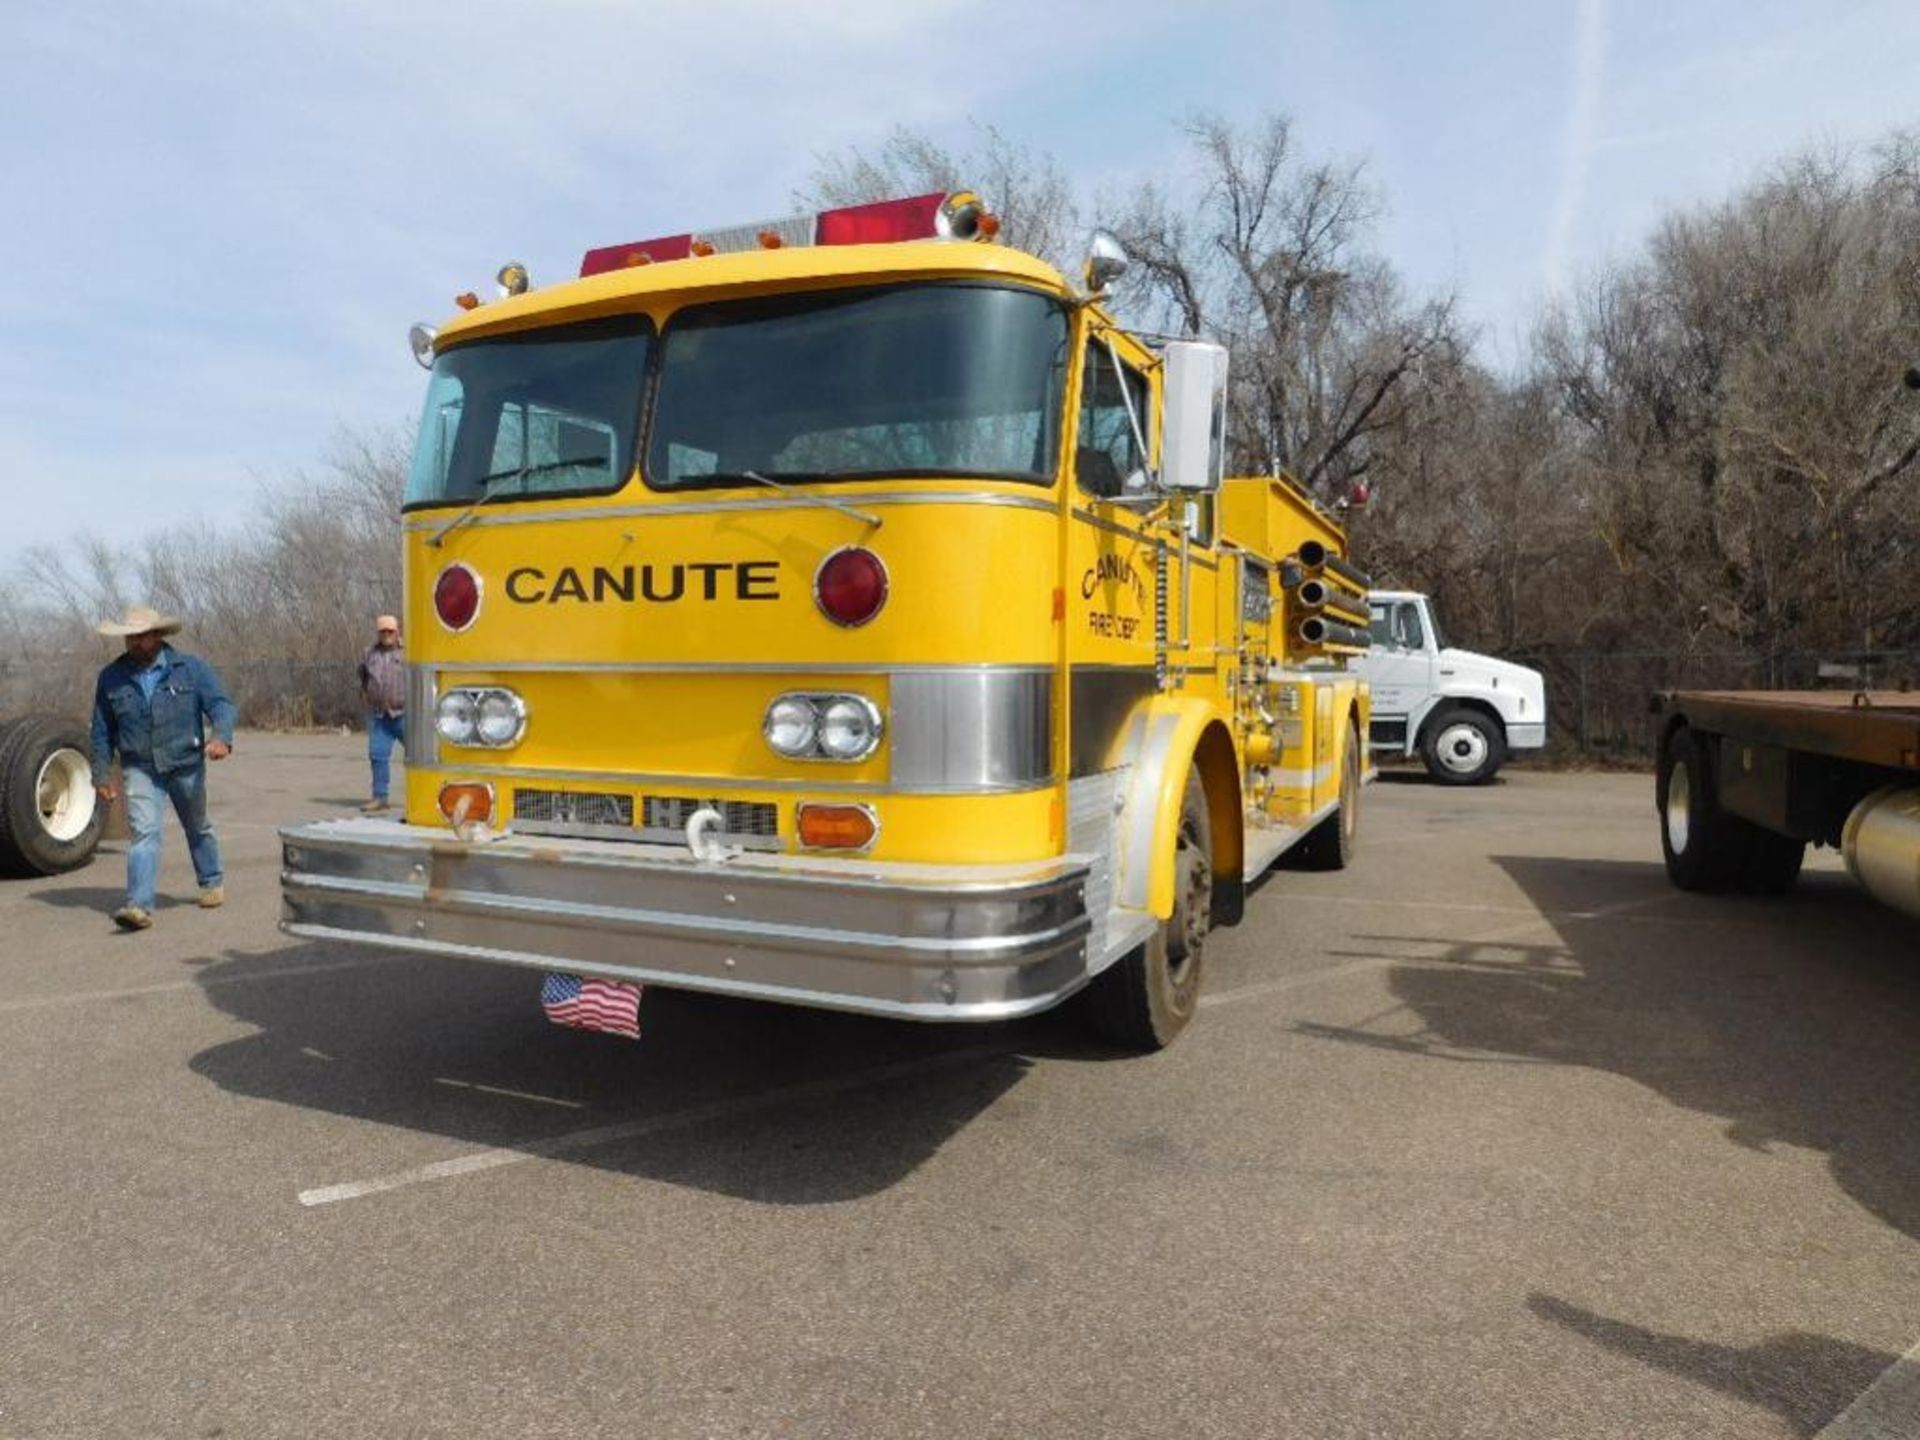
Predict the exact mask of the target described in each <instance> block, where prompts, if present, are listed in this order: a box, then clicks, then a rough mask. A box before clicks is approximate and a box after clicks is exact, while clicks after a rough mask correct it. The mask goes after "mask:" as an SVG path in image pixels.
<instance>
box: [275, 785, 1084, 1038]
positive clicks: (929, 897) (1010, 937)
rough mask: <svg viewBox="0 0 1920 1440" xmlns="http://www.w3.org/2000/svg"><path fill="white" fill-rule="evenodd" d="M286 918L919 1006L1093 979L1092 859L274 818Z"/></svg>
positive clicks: (518, 960)
mask: <svg viewBox="0 0 1920 1440" xmlns="http://www.w3.org/2000/svg"><path fill="white" fill-rule="evenodd" d="M280 838H281V842H282V846H283V856H284V861H283V867H282V870H281V877H280V878H281V895H282V900H283V909H282V917H281V922H280V927H281V929H283V930H285V931H287V932H288V933H289V934H292V935H299V936H302V937H306V938H310V939H319V940H345V941H353V942H357V943H359V944H364V945H383V946H388V947H392V948H396V949H402V950H413V951H418V952H421V953H425V954H430V955H449V956H461V957H465V958H469V959H474V960H489V961H494V962H496V963H499V964H505V965H524V966H528V967H531V968H533V969H539V970H564V971H567V972H570V973H573V974H579V975H596V976H600V977H602V978H605V979H611V980H627V981H633V982H636V983H639V984H657V985H670V986H676V987H679V988H682V989H688V990H708V991H714V992H717V993H720V994H726V995H740V996H746V997H750V998H754V999H761V1000H776V1001H783V1002H786V1003H789V1004H795V1005H814V1006H822V1007H825V1008H828V1009H835V1010H853V1011H860V1012H864V1013H867V1014H873V1015H890V1016H896V1017H900V1018H904V1019H913V1020H1004V1019H1010V1018H1013V1017H1015V1016H1020V1015H1027V1014H1032V1013H1033V1012H1035V1011H1039V1010H1044V1009H1046V1008H1048V1007H1049V1006H1051V1005H1055V1004H1058V1003H1059V1002H1060V1001H1061V1000H1063V999H1065V998H1066V997H1067V996H1068V995H1070V994H1072V993H1073V992H1074V991H1075V990H1077V989H1079V988H1080V987H1081V986H1082V985H1084V984H1085V983H1086V980H1087V978H1088V976H1087V972H1088V959H1087V938H1088V932H1089V929H1090V925H1089V920H1088V915H1087V904H1086V891H1087V880H1088V873H1089V867H1088V864H1087V862H1086V861H1085V860H1083V859H1080V858H1078V857H1074V856H1067V857H1064V858H1061V859H1058V860H1048V861H1040V862H1033V863H1029V864H1023V865H966V866H924V865H902V864H897V863H882V862H877V861H863V860H858V859H844V860H836V859H825V858H818V857H798V856H791V855H768V854H758V853H751V852H749V853H746V854H742V855H739V856H737V857H735V858H734V859H731V860H728V861H724V862H721V863H704V862H700V861H696V860H694V859H693V858H692V857H691V856H690V855H689V854H688V853H687V852H686V851H685V850H683V849H679V848H677V847H673V846H666V845H643V844H632V843H628V842H624V841H604V840H556V839H549V838H546V837H533V836H514V835H507V836H504V837H501V838H499V839H495V840H491V841H483V842H479V843H475V844H467V843H464V842H462V841H459V840H457V839H455V838H454V837H453V836H452V835H451V834H450V833H449V832H448V831H445V830H438V829H428V828H425V827H416V826H410V825H402V824H398V823H396V822H393V821H385V820H335V821H322V822H316V823H312V824H307V825H297V826H292V827H290V828H288V829H285V830H282V831H281V832H280Z"/></svg>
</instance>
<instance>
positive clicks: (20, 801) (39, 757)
mask: <svg viewBox="0 0 1920 1440" xmlns="http://www.w3.org/2000/svg"><path fill="white" fill-rule="evenodd" d="M89 748H90V741H89V738H88V736H87V732H86V729H85V727H83V726H80V725H75V724H73V723H72V722H70V721H66V720H61V719H59V718H57V717H55V716H51V715H27V716H23V717H22V718H20V719H18V720H16V721H14V722H13V723H12V724H11V725H9V726H7V727H6V729H5V730H3V731H0V874H8V875H58V874H60V873H61V872H63V871H67V870H77V869H78V868H79V867H80V866H82V865H84V864H86V863H87V862H88V861H89V860H91V859H92V858H93V852H94V849H95V848H96V847H97V846H98V845H99V843H100V832H101V830H102V829H103V828H104V827H105V825H106V821H107V807H106V806H105V805H102V804H100V803H99V801H98V797H97V796H96V795H95V794H94V789H93V779H92V775H91V772H90V770H89V767H88V763H87V752H88V750H89Z"/></svg>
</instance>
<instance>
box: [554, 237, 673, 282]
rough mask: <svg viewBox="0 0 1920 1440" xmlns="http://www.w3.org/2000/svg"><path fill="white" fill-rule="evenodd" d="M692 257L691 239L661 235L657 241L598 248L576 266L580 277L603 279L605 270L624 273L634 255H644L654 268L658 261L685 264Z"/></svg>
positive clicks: (590, 251) (640, 241)
mask: <svg viewBox="0 0 1920 1440" xmlns="http://www.w3.org/2000/svg"><path fill="white" fill-rule="evenodd" d="M691 254H693V235H692V233H691V232H689V233H688V234H685V235H663V236H661V237H660V238H659V239H658V240H636V241H634V242H633V243H632V244H629V245H602V246H601V247H600V248H599V249H597V250H589V251H587V253H586V256H585V258H584V259H582V260H581V262H580V276H581V278H582V279H585V278H586V277H587V276H589V275H603V274H605V273H606V272H607V271H609V270H625V269H626V268H627V267H628V266H629V265H632V264H633V263H634V259H633V257H634V256H635V255H644V256H646V257H647V259H646V262H644V263H650V264H658V263H659V262H661V261H662V260H685V259H686V258H687V257H688V256H689V255H691Z"/></svg>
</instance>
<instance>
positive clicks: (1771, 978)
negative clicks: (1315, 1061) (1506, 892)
mask: <svg viewBox="0 0 1920 1440" xmlns="http://www.w3.org/2000/svg"><path fill="white" fill-rule="evenodd" d="M1494 863H1495V864H1497V865H1499V866H1500V867H1501V868H1502V869H1503V870H1505V871H1506V873H1507V874H1508V875H1509V876H1510V877H1511V878H1512V879H1513V880H1514V881H1515V882H1516V883H1517V884H1518V885H1519V886H1520V888H1521V889H1522V890H1523V891H1524V892H1525V893H1526V895H1527V897H1528V899H1529V900H1530V901H1531V902H1532V903H1533V904H1534V906H1536V907H1537V908H1538V910H1539V911H1540V914H1541V917H1542V918H1541V921H1540V922H1539V923H1538V924H1527V923H1524V922H1523V923H1520V924H1517V925H1516V924H1513V923H1511V922H1507V923H1502V922H1501V921H1500V920H1499V919H1498V918H1496V919H1495V920H1493V921H1491V922H1489V921H1488V920H1487V919H1486V917H1484V916H1478V915H1465V916H1463V917H1462V918H1461V919H1460V922H1459V923H1460V927H1461V929H1462V930H1463V931H1465V932H1467V933H1466V934H1463V935H1456V936H1449V935H1446V934H1442V933H1430V934H1419V935H1415V934H1408V935H1375V936H1369V937H1367V938H1368V940H1369V941H1370V942H1377V943H1378V944H1379V945H1380V946H1381V947H1382V948H1381V949H1378V950H1370V951H1368V952H1365V954H1366V958H1373V959H1381V958H1385V959H1390V960H1397V961H1403V962H1404V963H1400V964H1396V965H1394V966H1393V968H1392V969H1390V970H1389V971H1388V986H1389V988H1390V989H1391V991H1392V993H1393V995H1394V997H1395V998H1396V1000H1398V1001H1399V1002H1400V1005H1399V1007H1398V1008H1397V1009H1396V1011H1395V1012H1394V1013H1393V1014H1391V1015H1389V1016H1386V1017H1382V1018H1381V1019H1380V1020H1379V1021H1377V1022H1375V1023H1374V1024H1371V1025H1369V1026H1367V1027H1364V1028H1355V1029H1349V1028H1344V1027H1339V1026H1330V1025H1315V1024H1303V1025H1301V1026H1299V1027H1298V1029H1299V1030H1300V1031H1301V1032H1303V1033H1307V1034H1312V1035H1317V1036H1320V1037H1322V1038H1327V1039H1336V1040H1342V1041H1348V1042H1351V1043H1354V1044H1361V1045H1371V1046H1377V1047H1382V1048H1386V1049H1392V1050H1397V1051H1403V1052H1409V1053H1415V1054H1420V1055H1425V1056H1429V1057H1431V1058H1433V1059H1436V1060H1442V1061H1451V1062H1457V1063H1474V1062H1487V1061H1499V1062H1503V1063H1514V1062H1516V1061H1518V1062H1522V1063H1540V1064H1553V1065H1581V1066H1588V1067H1591V1068H1593V1069H1597V1070H1606V1071H1611V1072H1613V1073H1615V1074H1618V1075H1622V1076H1624V1077H1626V1078H1627V1079H1630V1080H1633V1081H1635V1082H1637V1083H1639V1084H1642V1085H1645V1086H1647V1087H1648V1088H1650V1089H1652V1090H1654V1091H1656V1092H1657V1093H1659V1094H1660V1095H1662V1096H1664V1097H1666V1098H1667V1099H1668V1100H1670V1101H1672V1102H1673V1103H1674V1104H1676V1105H1682V1106H1685V1107H1686V1108H1687V1109H1689V1110H1695V1111H1699V1112H1701V1113H1703V1114H1708V1115H1713V1116H1718V1117H1720V1118H1721V1119H1723V1120H1724V1121H1725V1122H1726V1125H1725V1130H1724V1134H1725V1136H1726V1138H1727V1139H1728V1140H1729V1141H1731V1142H1733V1143H1734V1144H1736V1145H1742V1146H1745V1147H1747V1148H1749V1149H1752V1150H1758V1151H1763V1152H1764V1151H1766V1150H1768V1149H1769V1148H1770V1147H1772V1146H1774V1145H1776V1144H1785V1145H1793V1146H1799V1147H1802V1148H1805V1149H1810V1150H1816V1151H1819V1152H1821V1153H1823V1154H1825V1155H1826V1156H1827V1157H1828V1164H1829V1167H1830V1169H1831V1172H1832V1174H1833V1177H1834V1179H1835V1180H1836V1181H1837V1182H1838V1183H1839V1184H1840V1185H1841V1187H1842V1188H1843V1189H1845V1190H1846V1192H1847V1193H1848V1194H1849V1195H1851V1196H1852V1197H1853V1198H1854V1199H1855V1200H1856V1201H1858V1202H1859V1203H1860V1204H1861V1205H1863V1206H1864V1207H1865V1208H1866V1209H1867V1210H1868V1211H1870V1212H1871V1213H1873V1214H1874V1215H1876V1216H1878V1217H1879V1218H1880V1219H1881V1220H1882V1221H1884V1222H1885V1223H1886V1224H1888V1225H1890V1226H1892V1227H1894V1228H1895V1229H1897V1230H1899V1231H1901V1232H1902V1233H1904V1234H1905V1235H1907V1236H1909V1237H1912V1238H1920V1066H1916V1065H1915V1064H1914V1059H1913V1056H1914V1048H1915V1045H1916V1042H1920V953H1916V947H1915V944H1914V929H1913V922H1912V921H1911V920H1909V919H1907V918H1905V917H1902V916H1900V915H1897V914H1895V913H1893V912H1891V911H1887V910H1884V909H1882V908H1881V907H1879V906H1878V905H1876V904H1875V903H1874V902H1873V901H1871V900H1870V899H1868V898H1867V897H1866V896H1865V895H1864V894H1862V893H1861V892H1860V891H1858V890H1856V889H1855V888H1854V886H1853V885H1852V883H1851V882H1850V881H1848V880H1846V879H1844V878H1842V877H1840V876H1836V875H1833V874H1818V875H1811V876H1808V877H1807V878H1806V879H1804V880H1803V881H1802V884H1801V887H1800V889H1799V890H1798V891H1796V892H1795V893H1794V894H1792V895H1789V896H1786V897H1783V898H1780V899H1770V900H1769V899H1757V898H1745V897H1709V896H1696V895H1685V894H1682V893H1680V892H1678V891H1676V890H1673V889H1671V888H1670V887H1669V886H1668V883H1667V880H1666V875H1665V872H1664V870H1663V869H1662V867H1661V866H1659V865H1658V864H1645V863H1641V862H1621V861H1599V860H1567V859H1551V858H1543V857H1537V856H1509V857H1502V858H1496V860H1495V862H1494ZM1475 931H1481V932H1488V933H1485V934H1483V935H1481V936H1480V937H1479V938H1475V936H1474V934H1473V932H1475ZM1543 936H1548V937H1549V938H1545V939H1543V938H1542V937H1543ZM1388 947H1390V948H1388ZM1358 953H1360V952H1343V955H1345V956H1347V957H1349V958H1351V957H1352V956H1353V955H1355V954H1358Z"/></svg>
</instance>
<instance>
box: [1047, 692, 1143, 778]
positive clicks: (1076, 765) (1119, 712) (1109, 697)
mask: <svg viewBox="0 0 1920 1440" xmlns="http://www.w3.org/2000/svg"><path fill="white" fill-rule="evenodd" d="M1157 689H1158V686H1156V685H1155V683H1154V678H1153V667H1152V666H1151V665H1097V666H1096V665H1076V666H1074V667H1073V671H1072V673H1071V674H1070V675H1069V677H1068V680H1067V698H1068V706H1067V712H1068V713H1067V777H1068V781H1069V784H1070V785H1073V784H1079V783H1080V782H1081V780H1082V777H1084V776H1088V775H1096V774H1100V773H1102V772H1104V771H1107V770H1112V769H1114V768H1116V767H1117V766H1120V765H1123V764H1125V763H1126V760H1127V755H1126V753H1125V751H1124V749H1123V747H1122V744H1121V742H1122V739H1123V737H1124V736H1125V735H1126V733H1127V722H1128V721H1129V720H1130V719H1131V718H1132V717H1133V715H1134V714H1135V712H1136V711H1138V710H1139V708H1140V707H1141V706H1142V705H1144V704H1145V703H1146V702H1147V701H1149V700H1151V699H1152V698H1153V696H1154V694H1155V692H1156V691H1157Z"/></svg>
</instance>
